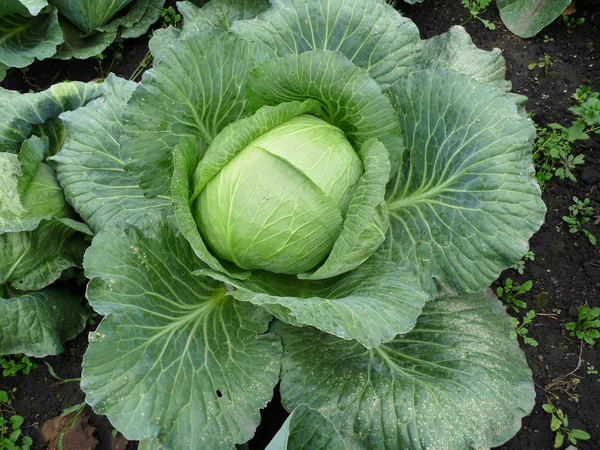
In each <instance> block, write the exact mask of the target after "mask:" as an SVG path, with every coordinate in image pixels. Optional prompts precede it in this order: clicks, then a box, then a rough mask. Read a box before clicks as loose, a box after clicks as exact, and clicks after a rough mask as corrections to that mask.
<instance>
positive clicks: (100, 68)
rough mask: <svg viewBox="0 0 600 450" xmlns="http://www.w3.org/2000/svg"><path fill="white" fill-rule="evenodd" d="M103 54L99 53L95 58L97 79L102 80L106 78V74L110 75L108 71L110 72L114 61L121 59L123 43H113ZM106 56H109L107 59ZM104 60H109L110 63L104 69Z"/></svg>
mask: <svg viewBox="0 0 600 450" xmlns="http://www.w3.org/2000/svg"><path fill="white" fill-rule="evenodd" d="M105 53H106V54H105ZM105 53H99V54H97V55H96V56H95V58H96V62H97V67H96V73H97V74H98V77H99V78H101V79H102V80H104V79H105V78H106V77H107V76H108V74H110V71H111V70H112V67H113V65H114V63H115V61H119V60H121V59H123V43H122V42H115V43H113V44H112V45H111V46H110V47H108V48H107V49H106V50H105ZM107 55H111V56H110V57H109V56H107ZM105 59H107V60H108V59H110V63H109V64H108V67H106V68H105V67H104V60H105Z"/></svg>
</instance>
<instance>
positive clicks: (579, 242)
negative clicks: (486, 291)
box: [0, 0, 600, 450]
mask: <svg viewBox="0 0 600 450" xmlns="http://www.w3.org/2000/svg"><path fill="white" fill-rule="evenodd" d="M169 3H173V2H171V1H169ZM398 3H399V4H398V8H399V9H400V10H401V11H403V12H404V13H405V14H406V15H407V16H408V17H410V18H411V19H413V20H414V21H415V22H416V23H417V25H418V27H419V29H420V30H421V33H422V37H423V38H428V37H431V36H434V35H437V34H440V33H443V32H445V31H447V30H448V29H449V28H450V27H451V26H452V25H461V24H464V22H465V20H466V19H467V17H468V14H467V11H466V10H465V9H464V8H463V7H462V6H461V4H460V1H459V0H427V1H425V2H424V3H423V4H417V5H415V6H408V5H405V4H404V3H403V2H402V0H399V2H398ZM575 16H576V17H584V18H585V22H584V23H583V24H582V25H580V26H578V27H577V28H576V30H575V32H574V33H573V34H568V33H567V28H566V26H565V25H564V24H563V23H562V20H558V21H556V22H555V23H553V24H552V25H551V26H549V27H548V28H546V29H545V30H543V31H542V32H541V33H540V35H539V36H537V37H535V38H532V39H528V40H524V39H521V38H519V37H517V36H514V35H513V34H511V33H510V32H508V31H507V30H506V29H505V27H504V26H503V24H502V22H501V21H500V18H499V15H498V13H497V10H496V9H495V7H490V8H489V11H487V12H486V13H484V15H483V17H484V18H486V19H488V20H491V21H492V22H493V23H495V25H496V27H497V29H496V30H495V31H489V30H487V29H485V28H484V27H483V25H482V24H481V23H479V22H478V21H473V20H472V21H470V22H468V23H466V25H465V27H466V29H467V31H468V32H469V34H470V35H471V36H472V38H473V41H474V42H475V43H476V44H477V46H478V47H480V48H482V49H486V50H490V49H492V48H494V47H497V48H500V49H502V50H503V53H504V57H505V58H506V63H507V72H508V78H509V79H510V80H511V81H512V82H513V91H514V92H517V93H520V94H524V95H526V96H528V97H529V103H528V105H527V108H528V111H530V112H533V113H534V114H535V118H534V120H535V121H536V122H537V123H538V124H540V125H546V124H548V123H551V122H559V123H562V124H564V125H569V124H570V122H571V121H572V120H573V118H574V116H573V115H572V114H571V113H569V112H568V111H567V108H568V107H570V106H572V105H573V100H572V99H571V98H570V96H571V94H573V93H574V92H575V89H576V88H577V87H578V86H579V85H581V84H586V85H588V86H590V87H591V88H592V90H594V91H600V31H599V28H600V2H599V1H594V0H588V1H587V2H586V1H577V12H576V13H575ZM545 35H547V36H548V37H550V38H552V39H553V41H550V42H544V36H545ZM147 40H148V38H147V37H142V38H139V39H134V40H130V41H126V42H124V43H123V48H122V49H118V48H117V47H113V49H112V50H111V51H109V52H107V54H106V56H105V57H104V59H103V60H102V61H99V60H94V59H92V60H86V61H79V60H71V61H54V60H46V61H42V62H36V63H35V64H33V65H32V66H30V68H29V70H28V71H27V73H26V74H25V73H23V72H22V71H20V70H14V69H13V70H11V71H9V73H8V75H7V77H6V79H5V81H4V82H2V84H1V85H2V86H3V87H6V88H9V89H16V90H20V91H21V92H27V91H29V90H39V89H45V88H47V87H48V86H50V85H51V84H52V83H55V82H59V81H63V80H67V79H68V80H81V81H89V80H91V79H94V78H97V77H100V76H101V75H102V71H103V72H108V67H109V66H110V64H111V61H112V58H113V54H114V52H115V51H117V52H118V53H120V54H121V55H122V57H121V58H116V59H115V61H114V63H113V65H112V69H111V70H112V71H113V72H115V73H116V74H118V75H119V76H122V77H125V78H129V77H130V76H131V74H132V73H133V72H134V71H135V70H136V69H137V67H138V65H139V63H140V61H141V60H142V59H143V58H144V56H145V55H146V53H147ZM544 54H548V55H550V56H551V58H552V59H553V60H554V61H556V65H555V67H554V68H553V69H551V70H550V71H549V72H548V74H547V75H546V74H545V73H544V72H543V71H542V70H539V69H536V70H533V71H531V70H529V69H528V67H527V66H528V65H529V64H530V63H532V62H537V61H538V60H539V58H540V57H541V56H543V55H544ZM100 63H101V64H102V69H100V67H99V65H100ZM574 151H575V152H576V153H582V154H584V155H585V159H586V163H585V165H584V166H583V167H582V168H581V169H578V170H577V171H576V173H575V174H576V176H577V179H578V182H577V183H574V182H571V181H568V180H566V181H561V180H559V179H553V180H551V181H550V182H549V184H548V189H547V191H546V192H545V193H544V201H545V202H546V205H547V207H548V213H547V216H546V223H545V224H544V225H543V226H542V229H541V230H540V232H539V233H537V234H536V235H535V236H534V237H533V238H532V240H531V249H532V250H533V251H534V252H535V261H534V262H527V264H526V267H525V273H524V274H523V275H519V274H518V273H517V272H516V271H514V270H507V271H506V272H504V273H503V274H502V276H501V277H500V279H499V282H498V284H500V283H503V282H504V280H505V279H506V277H511V278H512V279H514V280H515V281H516V282H519V283H522V282H524V281H526V280H532V281H533V289H532V290H531V292H529V293H528V294H526V295H524V296H523V299H524V300H525V301H526V302H527V304H528V308H529V309H534V310H535V311H536V312H537V313H538V316H537V317H536V318H535V320H534V323H533V325H532V326H530V327H529V329H530V335H531V336H532V337H534V338H535V339H536V340H537V341H538V343H539V346H538V347H536V348H534V347H530V346H523V348H524V350H525V353H526V355H527V360H528V361H529V364H530V366H531V368H532V370H533V376H534V381H535V384H536V390H537V399H536V400H537V401H536V406H535V408H534V410H533V412H532V414H531V415H530V416H528V417H526V418H525V419H524V420H523V428H522V429H521V431H520V432H519V433H518V434H517V435H516V436H515V437H514V438H513V439H512V440H511V441H509V442H508V443H506V444H505V445H503V446H501V447H499V448H501V449H509V450H549V449H551V448H552V447H553V442H554V435H553V433H552V432H551V430H550V415H549V414H548V413H546V412H544V411H543V410H542V408H541V405H542V404H543V403H545V402H546V398H547V395H552V394H554V395H557V396H558V399H555V400H554V404H555V405H556V406H557V407H559V408H562V409H563V410H564V412H565V413H566V414H567V415H568V416H569V425H570V426H571V427H573V428H581V429H583V430H586V431H587V432H589V433H590V434H591V435H592V438H591V439H590V440H588V441H580V442H579V443H578V445H577V448H579V449H581V450H592V449H599V448H600V375H588V373H587V367H588V366H594V367H596V368H597V369H598V370H599V371H600V353H598V348H599V347H598V346H600V343H599V344H596V347H590V346H588V345H583V347H581V344H580V342H579V340H577V339H575V338H572V337H570V336H569V335H568V332H566V331H565V327H564V325H565V323H567V322H569V321H572V320H574V319H575V317H576V315H577V307H578V306H579V305H583V304H585V303H588V304H589V305H590V306H600V295H599V294H600V244H599V245H598V246H596V247H593V246H592V245H591V244H590V243H589V242H588V241H587V239H586V238H585V236H583V235H582V234H581V233H576V234H570V233H569V232H568V228H567V227H566V226H565V224H564V223H563V221H562V216H563V215H566V214H568V207H569V205H571V204H572V197H573V196H577V197H579V198H580V199H583V198H586V197H587V198H589V199H590V200H591V204H592V206H593V207H594V208H595V214H596V215H600V136H598V135H597V136H595V138H593V139H591V140H589V141H586V142H583V143H581V144H579V145H576V146H575V149H574ZM589 225H590V226H589V230H590V231H592V232H593V233H594V234H595V235H596V236H597V237H598V238H600V226H598V225H593V224H591V223H590V224H589ZM559 311H560V312H559ZM521 316H522V314H521ZM88 331H89V330H88ZM86 346H87V333H83V334H82V335H80V336H79V338H77V339H75V340H74V341H72V342H68V343H67V344H66V345H65V352H64V353H63V354H62V355H60V356H55V357H48V358H44V359H43V360H38V361H37V362H38V365H39V367H38V369H36V370H34V371H33V372H32V373H31V374H30V375H29V376H26V377H25V376H19V377H16V378H3V377H1V376H0V387H4V388H6V387H17V389H18V390H17V393H16V399H15V401H14V402H13V406H14V407H15V409H16V410H17V411H18V412H19V413H20V414H22V415H23V416H25V418H26V422H25V424H24V426H23V430H24V432H25V433H26V434H28V435H30V436H31V437H32V438H33V439H34V446H33V447H32V449H33V450H39V449H44V448H45V446H44V445H43V444H42V442H41V439H40V433H39V429H40V426H41V424H43V423H44V422H45V421H46V420H48V419H50V418H52V417H55V416H57V415H59V414H60V413H61V412H62V411H63V409H65V408H68V407H70V406H72V405H75V404H77V403H80V402H82V401H83V400H84V395H83V393H82V392H81V391H80V390H79V389H78V385H77V383H66V384H57V381H56V380H54V379H53V378H52V377H50V375H49V373H48V370H47V368H46V367H45V365H44V362H48V363H50V364H51V365H52V366H53V367H54V369H55V370H56V372H57V373H58V374H59V375H60V376H61V377H64V378H72V377H78V376H79V375H80V371H81V359H82V356H83V353H84V352H85V348H86ZM580 350H581V360H582V361H581V367H580V368H579V370H577V371H575V372H573V373H572V374H571V375H569V376H568V377H566V378H565V379H564V380H565V381H571V382H570V383H569V384H568V385H564V386H562V389H561V390H554V391H552V392H545V389H544V388H545V387H546V386H548V385H549V384H550V383H552V382H553V381H554V380H556V379H557V378H559V377H561V376H563V375H566V374H569V373H570V372H572V371H574V369H576V368H577V366H578V362H579V355H580ZM572 380H577V381H575V382H573V381H572ZM574 399H577V400H578V401H574ZM276 400H277V399H276ZM273 403H276V401H275V402H273ZM86 413H87V414H88V415H89V416H90V422H91V424H92V425H93V426H94V427H95V428H96V437H97V439H98V441H99V445H98V447H97V448H98V449H99V450H108V449H110V448H111V444H110V443H111V431H112V427H111V426H110V423H109V422H108V420H107V419H106V418H103V417H99V416H96V415H94V414H93V412H92V411H91V410H90V408H89V407H88V408H86ZM284 419H285V412H284V411H282V410H281V407H279V408H277V407H269V408H267V410H266V411H265V414H264V420H263V424H262V425H261V427H260V428H259V430H258V432H257V436H256V437H255V439H253V441H252V442H251V446H250V448H252V449H262V448H264V447H265V445H266V443H268V441H269V439H270V437H271V436H272V434H273V433H274V432H275V431H276V430H277V428H278V427H279V425H280V424H281V423H282V422H283V420H284ZM135 447H136V446H135V444H133V443H130V445H129V447H128V448H129V449H132V448H135Z"/></svg>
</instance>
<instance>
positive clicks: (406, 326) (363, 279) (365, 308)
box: [197, 254, 428, 347]
mask: <svg viewBox="0 0 600 450" xmlns="http://www.w3.org/2000/svg"><path fill="white" fill-rule="evenodd" d="M197 273H198V274H207V275H209V276H211V277H213V278H215V279H218V280H221V281H223V282H225V283H227V284H229V285H231V286H233V287H235V288H236V289H234V290H232V292H231V293H230V295H232V296H233V297H235V298H236V299H238V300H241V301H244V302H251V303H253V304H255V305H257V306H263V307H264V308H266V309H267V310H268V311H269V312H271V314H273V315H274V316H276V317H277V318H279V319H280V320H283V321H285V322H287V323H290V324H292V325H294V326H304V325H310V326H313V327H315V328H318V329H319V330H322V331H324V332H327V333H331V334H333V335H335V336H338V337H340V338H342V339H356V340H357V341H359V342H361V343H362V344H363V345H365V346H367V347H376V346H377V345H379V344H380V343H382V342H387V341H389V340H391V339H393V338H394V336H396V335H397V334H400V333H406V332H408V331H410V330H411V329H412V328H413V327H414V325H415V322H416V319H417V317H418V316H419V314H420V313H421V308H422V307H423V305H424V303H425V301H426V300H428V295H427V294H426V293H425V292H423V291H422V290H420V289H419V288H418V287H417V286H418V281H417V278H416V276H415V275H414V274H413V273H411V272H409V271H407V270H405V269H403V268H400V267H398V266H397V265H396V264H394V263H393V262H391V261H389V260H386V259H385V258H383V257H381V256H379V255H378V254H375V255H373V256H372V257H371V258H370V259H368V260H367V261H365V262H364V263H363V264H362V265H360V266H359V267H357V268H356V269H354V270H353V271H352V272H349V273H346V274H344V275H342V276H340V277H338V278H334V279H328V280H321V281H309V280H306V281H305V280H298V279H295V278H294V277H292V276H283V275H277V274H271V273H268V272H255V273H253V274H252V277H250V278H249V279H247V280H235V279H228V278H227V277H225V276H224V275H222V274H220V273H216V272H213V271H210V270H199V271H198V272H197Z"/></svg>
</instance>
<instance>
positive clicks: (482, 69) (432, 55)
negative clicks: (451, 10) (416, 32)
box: [420, 25, 511, 92]
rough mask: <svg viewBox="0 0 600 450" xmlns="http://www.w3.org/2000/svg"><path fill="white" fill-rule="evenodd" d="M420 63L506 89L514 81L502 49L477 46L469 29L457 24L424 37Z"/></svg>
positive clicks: (424, 66)
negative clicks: (486, 48)
mask: <svg viewBox="0 0 600 450" xmlns="http://www.w3.org/2000/svg"><path fill="white" fill-rule="evenodd" d="M420 67H421V68H422V69H434V70H435V69H454V70H456V71H457V72H460V73H464V74H465V75H469V76H470V77H472V78H474V79H475V80H478V81H481V82H483V83H490V84H493V85H495V86H497V87H498V88H499V89H501V90H503V91H505V92H508V91H510V89H511V82H510V81H506V79H505V77H506V61H504V57H503V56H502V52H501V51H500V50H499V49H497V48H495V49H493V50H491V51H486V50H481V49H479V48H477V46H476V45H475V44H473V40H472V39H471V36H469V33H467V31H466V30H465V29H464V28H463V27H461V26H457V25H455V26H453V27H452V28H450V30H449V31H447V32H446V33H444V34H440V35H439V36H434V37H432V38H430V39H427V40H425V41H423V58H422V59H421V64H420Z"/></svg>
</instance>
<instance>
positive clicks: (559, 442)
mask: <svg viewBox="0 0 600 450" xmlns="http://www.w3.org/2000/svg"><path fill="white" fill-rule="evenodd" d="M564 442H565V435H564V434H562V433H561V432H560V431H559V432H558V433H556V437H555V438H554V448H561V447H562V446H563V444H564Z"/></svg>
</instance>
